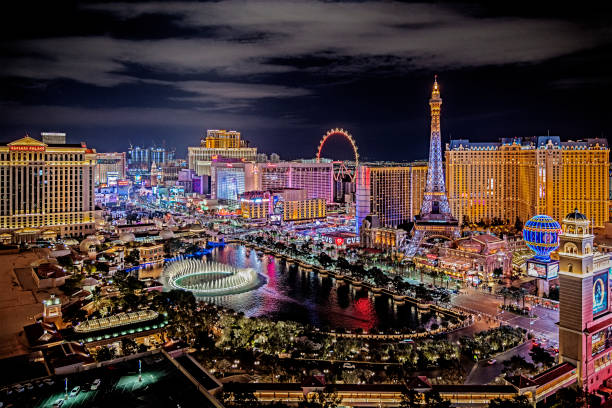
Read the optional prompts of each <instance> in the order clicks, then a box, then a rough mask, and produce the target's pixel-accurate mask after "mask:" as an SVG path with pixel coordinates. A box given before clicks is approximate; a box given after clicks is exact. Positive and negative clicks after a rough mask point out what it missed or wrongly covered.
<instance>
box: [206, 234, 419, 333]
mask: <svg viewBox="0 0 612 408" xmlns="http://www.w3.org/2000/svg"><path fill="white" fill-rule="evenodd" d="M208 258H209V259H210V260H214V261H217V262H222V263H227V264H230V265H234V266H237V267H239V268H246V267H249V268H254V269H255V270H256V271H257V272H259V273H260V274H262V275H264V276H265V277H266V279H267V282H266V284H264V285H263V286H261V287H259V288H258V289H256V290H253V291H250V292H247V293H241V294H236V295H229V296H223V297H218V298H213V299H207V300H212V301H214V302H215V303H218V304H221V305H223V306H226V307H229V308H232V309H234V310H237V311H239V312H243V313H244V314H245V315H247V316H266V317H269V318H271V319H274V320H295V321H299V322H303V323H311V324H313V325H316V326H319V327H329V328H340V327H343V328H347V329H356V328H362V329H364V330H369V329H372V328H379V329H385V328H402V327H409V328H416V327H418V326H419V325H420V324H421V323H420V321H419V320H420V319H419V317H418V313H417V310H416V308H415V307H414V306H413V305H412V304H410V303H406V304H404V305H398V304H397V303H395V302H393V301H392V299H391V298H389V297H388V296H385V295H381V296H374V295H373V294H372V293H370V292H369V291H368V290H366V289H363V288H355V287H353V286H352V285H350V284H348V283H345V282H342V281H336V280H335V279H332V278H330V277H321V276H320V275H318V274H316V273H314V272H311V271H308V270H304V269H302V268H300V267H298V266H296V265H294V264H292V263H286V262H285V261H284V260H281V259H278V258H275V257H273V256H269V255H262V256H258V255H257V253H256V252H255V250H251V249H249V248H246V247H244V246H241V245H228V246H226V247H225V248H217V249H215V250H214V251H213V253H212V254H210V255H208Z"/></svg>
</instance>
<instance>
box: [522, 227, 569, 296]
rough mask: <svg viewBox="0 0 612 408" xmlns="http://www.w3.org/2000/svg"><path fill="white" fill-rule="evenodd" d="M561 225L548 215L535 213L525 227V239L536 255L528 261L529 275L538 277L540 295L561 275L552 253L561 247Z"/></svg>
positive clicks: (546, 291) (557, 262)
mask: <svg viewBox="0 0 612 408" xmlns="http://www.w3.org/2000/svg"><path fill="white" fill-rule="evenodd" d="M560 232H561V225H559V223H558V222H557V221H555V220H554V219H553V218H552V217H549V216H548V215H535V216H533V217H531V219H529V221H527V222H526V223H525V226H524V227H523V240H524V241H525V243H526V244H527V247H529V249H531V250H532V251H533V252H535V256H534V257H533V258H531V259H529V260H528V261H527V275H529V276H532V277H534V278H538V279H537V283H538V296H542V295H544V294H545V293H548V282H549V281H550V280H551V279H555V278H557V277H558V276H559V261H555V260H552V259H550V254H551V253H552V252H554V251H555V250H557V248H559V233H560Z"/></svg>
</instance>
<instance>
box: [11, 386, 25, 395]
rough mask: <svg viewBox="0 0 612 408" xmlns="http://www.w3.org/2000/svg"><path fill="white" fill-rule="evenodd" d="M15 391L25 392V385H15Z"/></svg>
mask: <svg viewBox="0 0 612 408" xmlns="http://www.w3.org/2000/svg"><path fill="white" fill-rule="evenodd" d="M13 389H14V390H15V391H17V392H19V393H21V392H24V391H25V388H23V385H21V384H15V385H13Z"/></svg>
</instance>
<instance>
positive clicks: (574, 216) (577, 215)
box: [565, 208, 587, 221]
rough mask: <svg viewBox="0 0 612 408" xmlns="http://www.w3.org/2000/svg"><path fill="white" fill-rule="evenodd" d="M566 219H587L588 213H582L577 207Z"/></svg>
mask: <svg viewBox="0 0 612 408" xmlns="http://www.w3.org/2000/svg"><path fill="white" fill-rule="evenodd" d="M565 219H566V220H569V221H587V217H586V215H584V214H581V213H580V212H579V211H578V209H577V208H575V209H574V211H572V212H571V213H569V214H567V215H566V216H565Z"/></svg>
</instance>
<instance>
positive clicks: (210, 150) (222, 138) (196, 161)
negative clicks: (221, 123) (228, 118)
mask: <svg viewBox="0 0 612 408" xmlns="http://www.w3.org/2000/svg"><path fill="white" fill-rule="evenodd" d="M256 157H257V148H256V147H249V143H248V142H247V141H246V140H244V139H241V137H240V132H237V131H235V130H229V131H228V130H208V131H207V132H206V138H204V139H202V140H200V146H190V147H188V148H187V163H188V165H189V168H190V169H192V170H195V172H196V174H197V175H198V176H202V175H204V176H210V175H211V168H210V165H211V162H212V161H213V160H215V159H218V158H225V159H244V160H245V161H253V162H254V161H255V159H256Z"/></svg>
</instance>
